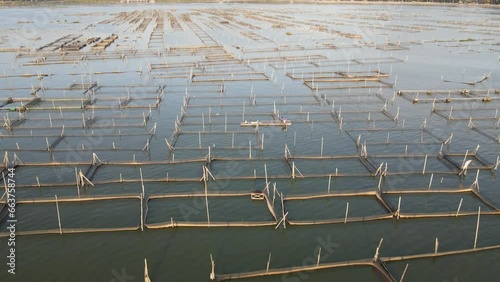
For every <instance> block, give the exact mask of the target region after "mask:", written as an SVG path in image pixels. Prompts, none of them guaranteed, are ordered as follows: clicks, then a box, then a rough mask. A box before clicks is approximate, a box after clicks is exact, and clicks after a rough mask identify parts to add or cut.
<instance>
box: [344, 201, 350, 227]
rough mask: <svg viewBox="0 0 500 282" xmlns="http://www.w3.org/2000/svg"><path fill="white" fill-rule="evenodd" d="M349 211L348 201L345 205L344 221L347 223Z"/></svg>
mask: <svg viewBox="0 0 500 282" xmlns="http://www.w3.org/2000/svg"><path fill="white" fill-rule="evenodd" d="M348 213H349V202H347V205H346V207H345V217H344V223H347V214H348Z"/></svg>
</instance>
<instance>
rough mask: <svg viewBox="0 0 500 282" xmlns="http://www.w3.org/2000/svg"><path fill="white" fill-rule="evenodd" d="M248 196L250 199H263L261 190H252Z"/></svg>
mask: <svg viewBox="0 0 500 282" xmlns="http://www.w3.org/2000/svg"><path fill="white" fill-rule="evenodd" d="M250 197H251V198H252V200H264V192H262V190H252V192H251V193H250Z"/></svg>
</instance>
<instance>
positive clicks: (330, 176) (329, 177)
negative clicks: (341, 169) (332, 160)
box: [328, 174, 332, 194]
mask: <svg viewBox="0 0 500 282" xmlns="http://www.w3.org/2000/svg"><path fill="white" fill-rule="evenodd" d="M331 182H332V175H331V174H330V175H329V176H328V194H330V184H331Z"/></svg>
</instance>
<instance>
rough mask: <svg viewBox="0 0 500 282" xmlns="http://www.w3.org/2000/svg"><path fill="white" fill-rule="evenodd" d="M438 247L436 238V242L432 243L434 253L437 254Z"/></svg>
mask: <svg viewBox="0 0 500 282" xmlns="http://www.w3.org/2000/svg"><path fill="white" fill-rule="evenodd" d="M438 247H439V240H438V238H436V242H435V243H434V253H435V254H437V252H438Z"/></svg>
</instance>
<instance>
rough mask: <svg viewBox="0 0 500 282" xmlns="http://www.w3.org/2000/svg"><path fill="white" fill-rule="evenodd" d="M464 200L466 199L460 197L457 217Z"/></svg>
mask: <svg viewBox="0 0 500 282" xmlns="http://www.w3.org/2000/svg"><path fill="white" fill-rule="evenodd" d="M463 200H464V199H463V198H461V199H460V203H459V204H458V209H457V213H456V214H455V217H457V216H458V213H459V212H460V207H462V201H463Z"/></svg>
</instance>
